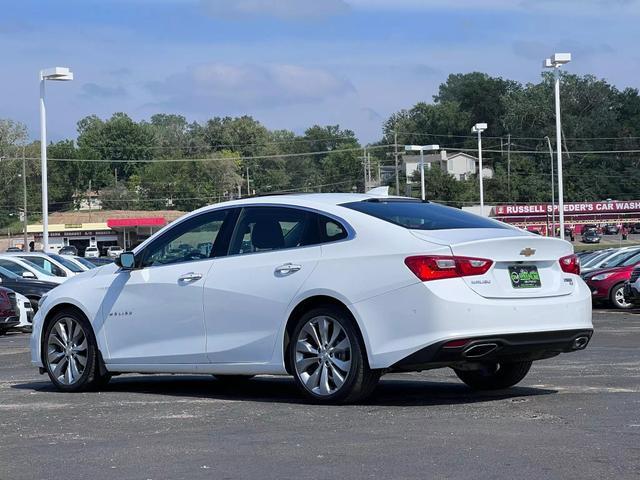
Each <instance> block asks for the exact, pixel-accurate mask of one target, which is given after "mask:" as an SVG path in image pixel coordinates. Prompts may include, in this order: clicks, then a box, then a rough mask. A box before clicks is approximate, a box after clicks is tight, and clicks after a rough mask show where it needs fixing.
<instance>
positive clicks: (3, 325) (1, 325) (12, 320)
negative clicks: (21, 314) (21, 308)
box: [0, 317, 20, 332]
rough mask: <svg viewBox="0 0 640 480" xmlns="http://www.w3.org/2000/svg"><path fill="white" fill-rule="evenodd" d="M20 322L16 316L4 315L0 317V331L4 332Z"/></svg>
mask: <svg viewBox="0 0 640 480" xmlns="http://www.w3.org/2000/svg"><path fill="white" fill-rule="evenodd" d="M19 323H20V319H19V318H18V317H4V318H0V332H4V331H6V330H9V329H10V328H13V327H15V326H17V325H18V324H19Z"/></svg>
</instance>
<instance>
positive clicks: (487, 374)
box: [454, 362, 532, 390]
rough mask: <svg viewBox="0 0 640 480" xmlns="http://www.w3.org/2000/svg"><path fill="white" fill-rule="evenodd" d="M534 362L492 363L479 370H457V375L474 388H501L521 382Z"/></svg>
mask: <svg viewBox="0 0 640 480" xmlns="http://www.w3.org/2000/svg"><path fill="white" fill-rule="evenodd" d="M531 364H532V362H514V363H491V364H487V365H485V366H484V367H483V368H481V369H479V370H456V369H454V371H455V372H456V375H457V376H458V378H459V379H460V380H462V381H463V382H464V383H466V384H467V385H468V386H470V387H471V388H473V389H474V390H499V389H501V388H509V387H512V386H514V385H515V384H516V383H518V382H520V381H521V380H522V379H523V378H524V377H526V376H527V373H529V369H530V368H531Z"/></svg>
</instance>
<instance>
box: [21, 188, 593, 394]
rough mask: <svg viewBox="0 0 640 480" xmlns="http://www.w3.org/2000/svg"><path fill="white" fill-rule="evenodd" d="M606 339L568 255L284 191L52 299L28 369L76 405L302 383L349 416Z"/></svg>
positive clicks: (420, 207)
mask: <svg viewBox="0 0 640 480" xmlns="http://www.w3.org/2000/svg"><path fill="white" fill-rule="evenodd" d="M592 332H593V326H592V323H591V294H590V291H589V289H588V288H587V286H586V285H585V283H584V282H583V281H582V279H581V278H580V276H579V264H578V261H577V257H576V256H575V255H574V254H573V250H572V246H571V244H570V243H568V242H565V241H563V240H559V239H553V238H545V237H540V236H538V235H533V234H530V233H527V232H523V231H521V230H518V229H515V228H512V227H510V226H508V225H506V224H503V223H500V222H497V221H493V220H490V219H487V218H483V217H478V216H475V215H472V214H470V213H467V212H463V211H461V210H458V209H454V208H449V207H444V206H441V205H438V204H434V203H428V202H425V203H423V202H420V201H415V200H413V199H407V198H393V197H376V196H373V195H365V194H308V195H283V196H271V197H261V198H249V199H243V200H237V201H232V202H226V203H221V204H217V205H213V206H210V207H206V208H203V209H200V210H197V211H195V212H193V213H191V214H188V215H186V216H184V217H182V218H181V219H180V220H178V221H176V222H173V223H171V224H170V225H168V226H166V227H165V228H163V229H162V230H161V231H160V232H158V233H156V234H155V235H153V236H152V237H151V238H149V239H148V240H146V241H145V242H144V243H143V244H141V245H140V246H139V247H137V248H136V249H135V251H134V252H133V253H131V252H126V253H123V254H122V255H121V256H120V257H119V259H117V261H116V263H115V264H113V265H106V266H104V267H101V268H99V269H95V270H91V271H89V272H85V273H83V274H81V275H78V276H76V277H74V278H72V279H70V280H69V281H67V282H66V283H64V284H62V285H61V286H60V287H58V288H56V289H54V290H52V291H51V292H49V293H48V294H47V295H46V296H45V297H44V298H43V300H42V301H41V304H40V308H39V310H38V312H37V313H36V316H35V320H34V330H33V334H32V337H31V352H32V353H31V355H32V362H33V364H34V365H36V366H38V367H40V368H41V372H42V373H44V372H47V373H48V374H49V377H50V378H51V381H52V382H53V383H54V384H55V385H56V387H58V388H59V389H60V390H64V391H79V390H84V389H87V388H93V387H96V386H98V385H100V384H102V383H104V382H106V381H108V380H109V378H110V376H111V375H112V374H114V373H126V372H142V373H145V372H147V373H160V372H171V373H208V374H214V375H215V376H216V377H218V378H220V379H223V380H224V379H239V378H249V377H251V376H253V375H259V374H282V375H286V374H290V375H293V377H294V378H295V381H296V383H297V385H298V386H299V388H300V390H301V391H302V392H304V393H305V394H306V395H308V396H309V397H311V398H313V399H314V400H316V401H320V402H327V403H336V402H351V401H356V400H358V399H361V398H363V397H365V396H366V395H368V394H369V393H370V392H371V391H372V389H373V388H374V387H375V385H376V383H377V381H378V379H379V377H380V375H382V374H383V373H387V372H394V371H396V372H402V371H414V370H425V369H431V368H441V367H451V368H452V369H453V370H454V371H455V373H456V374H457V375H458V377H459V378H460V379H462V381H464V382H465V383H467V384H468V385H470V386H471V387H473V388H478V389H495V388H506V387H509V386H512V385H514V384H516V383H518V382H519V381H520V380H522V379H523V378H524V377H525V375H526V374H527V372H528V371H529V368H530V367H531V363H532V361H534V360H539V359H544V358H549V357H553V356H555V355H558V354H559V353H562V352H571V351H575V350H581V349H583V348H585V347H586V345H587V343H588V342H589V340H590V338H591V335H592Z"/></svg>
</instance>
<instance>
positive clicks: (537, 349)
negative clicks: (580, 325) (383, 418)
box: [391, 329, 593, 371]
mask: <svg viewBox="0 0 640 480" xmlns="http://www.w3.org/2000/svg"><path fill="white" fill-rule="evenodd" d="M592 335H593V329H578V330H560V331H552V332H533V333H516V334H507V335H488V336H482V337H474V338H469V339H463V340H461V339H457V340H454V341H453V342H451V341H441V342H438V343H435V344H433V345H429V346H428V347H425V348H423V349H421V350H418V351H417V352H415V353H413V354H411V355H409V356H408V357H405V358H403V359H402V360H400V361H399V362H397V363H396V364H394V365H393V366H392V367H391V370H394V371H415V370H426V369H429V368H439V367H444V366H457V365H464V364H469V363H482V362H509V361H511V362H514V361H525V360H526V361H530V360H541V359H543V358H550V357H554V356H556V355H559V354H560V353H565V352H573V351H576V350H583V349H585V348H586V347H587V345H588V344H589V341H590V340H591V336H592ZM461 342H464V343H463V344H462V345H460V343H461Z"/></svg>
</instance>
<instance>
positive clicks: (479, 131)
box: [471, 123, 487, 216]
mask: <svg viewBox="0 0 640 480" xmlns="http://www.w3.org/2000/svg"><path fill="white" fill-rule="evenodd" d="M486 129H487V124H486V123H476V124H475V125H474V126H473V127H471V132H472V133H477V134H478V170H479V173H480V175H479V178H480V214H481V215H482V216H484V185H483V182H482V180H483V179H482V132H484V131H485V130H486Z"/></svg>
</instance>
